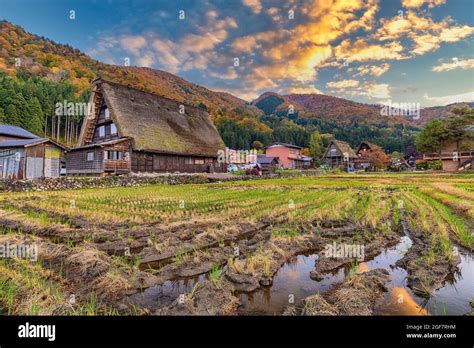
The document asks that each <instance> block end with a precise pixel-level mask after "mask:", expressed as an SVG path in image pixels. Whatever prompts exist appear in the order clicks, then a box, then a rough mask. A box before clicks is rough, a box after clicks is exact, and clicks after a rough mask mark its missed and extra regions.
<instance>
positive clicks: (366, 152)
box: [355, 141, 391, 170]
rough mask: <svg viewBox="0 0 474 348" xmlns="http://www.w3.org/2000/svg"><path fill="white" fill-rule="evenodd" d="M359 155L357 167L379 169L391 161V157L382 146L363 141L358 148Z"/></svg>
mask: <svg viewBox="0 0 474 348" xmlns="http://www.w3.org/2000/svg"><path fill="white" fill-rule="evenodd" d="M357 156H358V157H359V158H358V160H357V161H356V163H355V167H356V169H364V170H377V169H381V168H386V167H387V166H388V165H389V164H390V162H391V159H390V157H389V156H388V155H387V154H386V153H385V151H384V149H383V148H382V147H381V146H378V145H376V144H372V143H369V142H368V141H363V142H361V143H360V145H359V147H358V149H357Z"/></svg>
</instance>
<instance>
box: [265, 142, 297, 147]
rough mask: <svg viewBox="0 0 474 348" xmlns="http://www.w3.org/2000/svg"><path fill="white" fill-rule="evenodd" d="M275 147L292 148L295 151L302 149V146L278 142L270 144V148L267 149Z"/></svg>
mask: <svg viewBox="0 0 474 348" xmlns="http://www.w3.org/2000/svg"><path fill="white" fill-rule="evenodd" d="M273 146H285V147H291V148H293V149H302V147H301V146H298V145H293V144H287V143H281V142H276V143H273V144H270V145H268V146H265V148H266V149H268V148H270V147H273Z"/></svg>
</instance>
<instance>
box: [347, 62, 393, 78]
mask: <svg viewBox="0 0 474 348" xmlns="http://www.w3.org/2000/svg"><path fill="white" fill-rule="evenodd" d="M389 69H390V64H388V63H382V64H381V65H361V66H358V67H357V68H355V70H356V71H357V73H355V74H354V76H366V75H372V76H375V77H379V76H381V75H383V74H384V73H386V72H387V71H388V70H389ZM351 71H352V69H351Z"/></svg>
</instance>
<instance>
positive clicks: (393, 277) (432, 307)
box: [239, 236, 474, 315]
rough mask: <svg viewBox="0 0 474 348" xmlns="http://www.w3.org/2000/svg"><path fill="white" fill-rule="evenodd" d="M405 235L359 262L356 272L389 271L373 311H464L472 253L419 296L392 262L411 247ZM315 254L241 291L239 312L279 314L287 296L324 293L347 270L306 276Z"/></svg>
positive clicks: (472, 279)
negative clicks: (384, 292)
mask: <svg viewBox="0 0 474 348" xmlns="http://www.w3.org/2000/svg"><path fill="white" fill-rule="evenodd" d="M411 245H412V241H411V239H410V238H409V237H408V236H404V237H402V238H401V240H400V242H399V243H398V244H397V245H396V246H393V247H390V248H387V249H385V250H384V251H383V252H382V253H380V254H379V255H377V256H376V257H374V258H373V259H371V260H369V261H366V262H362V263H360V264H359V272H367V271H369V270H372V269H375V268H384V269H387V270H388V271H389V272H390V282H389V284H388V287H389V292H388V293H387V295H386V298H385V303H384V304H383V305H381V306H379V307H378V308H376V309H375V311H374V314H375V315H430V314H431V315H444V314H447V315H463V314H465V313H467V312H469V311H470V305H469V301H470V300H471V299H474V256H473V255H472V254H462V255H461V264H460V265H459V269H460V272H459V273H457V274H455V275H453V277H452V279H449V280H448V281H447V282H446V285H444V286H443V287H442V288H440V289H439V290H437V291H436V292H435V294H434V296H432V297H431V298H430V299H429V300H427V299H424V298H421V297H418V296H416V295H414V294H413V293H412V291H411V290H410V289H409V288H408V287H407V286H406V275H407V273H406V271H405V270H404V269H402V268H399V267H396V266H395V263H396V261H398V260H399V259H400V258H402V257H403V255H404V254H405V253H406V251H407V250H408V249H409V248H410V247H411ZM317 259H318V256H317V255H300V256H298V257H296V258H295V259H293V260H292V261H291V262H289V263H287V264H285V265H284V266H283V267H282V268H281V269H280V270H279V271H278V272H277V274H276V275H275V278H274V280H273V285H272V286H271V287H269V288H264V289H259V290H257V291H255V292H252V293H242V294H240V301H241V306H240V307H239V314H242V315H278V314H281V313H282V312H283V310H284V309H285V308H286V307H287V306H288V304H289V300H290V296H291V295H292V296H293V299H294V303H295V304H298V303H299V302H300V301H302V300H303V299H304V298H306V297H308V296H311V295H314V294H317V293H323V292H325V291H327V290H329V289H330V288H331V286H332V285H334V284H336V283H337V282H340V281H342V280H343V279H344V277H345V276H346V275H347V274H348V272H349V268H348V267H341V268H340V269H338V270H337V271H335V272H333V273H332V274H327V275H326V276H325V277H324V278H323V279H322V280H320V281H314V280H312V279H311V278H310V277H309V274H310V272H311V271H312V270H313V269H314V264H315V261H316V260H317Z"/></svg>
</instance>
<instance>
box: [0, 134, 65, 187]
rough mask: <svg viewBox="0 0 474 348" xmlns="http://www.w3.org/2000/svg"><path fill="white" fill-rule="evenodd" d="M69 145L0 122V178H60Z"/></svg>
mask: <svg viewBox="0 0 474 348" xmlns="http://www.w3.org/2000/svg"><path fill="white" fill-rule="evenodd" d="M65 150H66V148H65V147H64V146H62V145H61V144H58V143H56V142H54V141H52V140H51V139H47V138H41V137H39V136H37V135H35V134H33V133H30V132H28V131H27V130H25V129H23V128H20V127H17V126H10V125H0V177H1V178H4V179H5V178H8V179H37V178H41V177H52V178H55V177H58V176H59V175H60V170H61V158H62V157H63V154H64V151H65Z"/></svg>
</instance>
